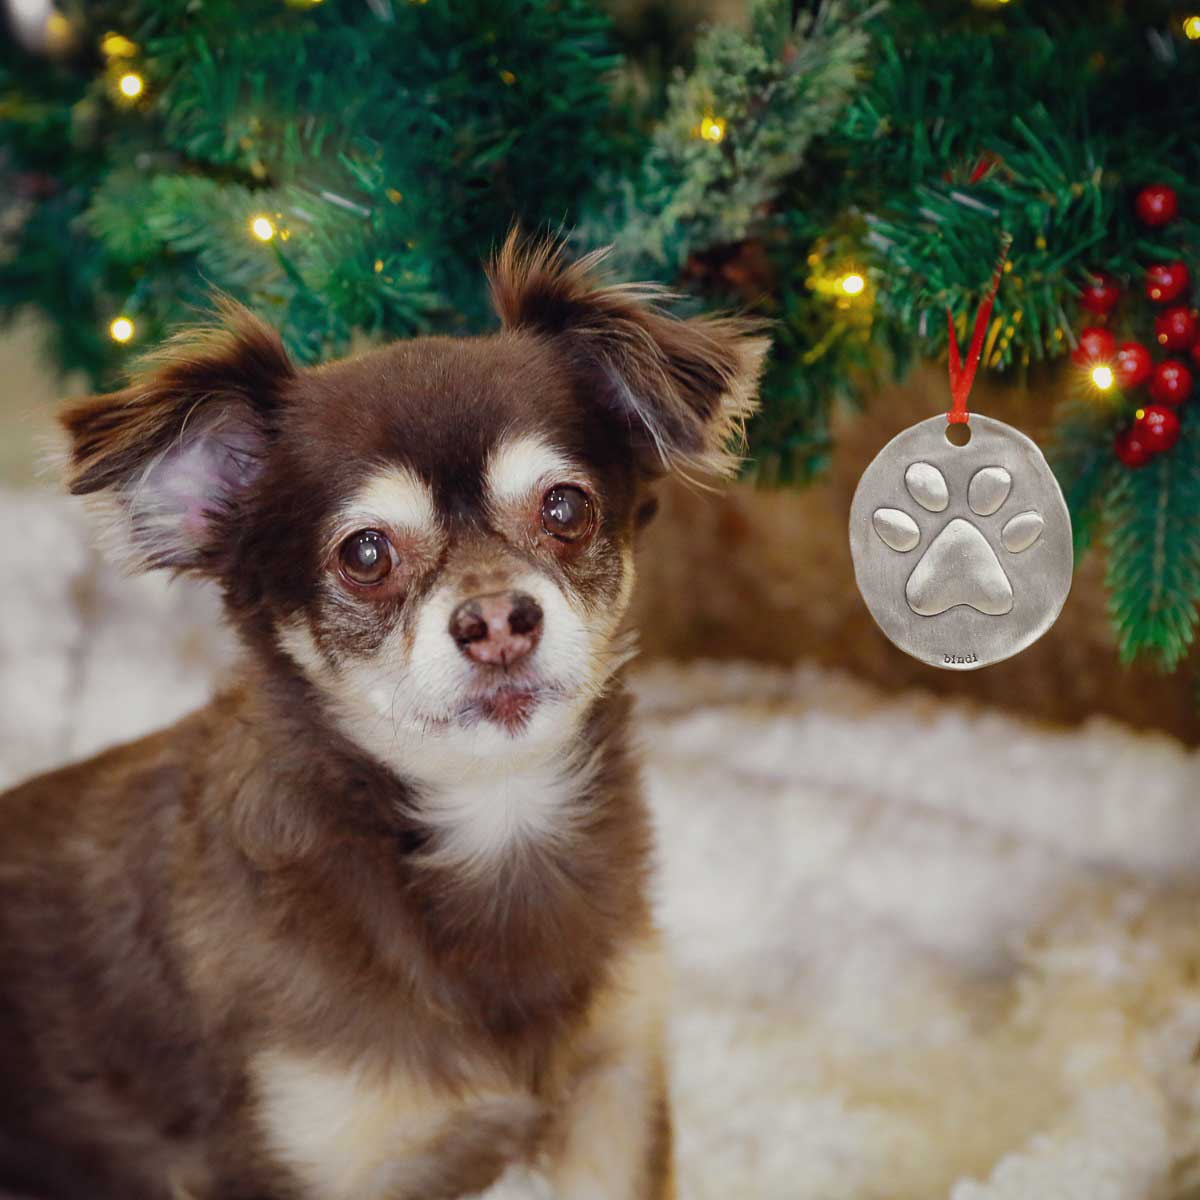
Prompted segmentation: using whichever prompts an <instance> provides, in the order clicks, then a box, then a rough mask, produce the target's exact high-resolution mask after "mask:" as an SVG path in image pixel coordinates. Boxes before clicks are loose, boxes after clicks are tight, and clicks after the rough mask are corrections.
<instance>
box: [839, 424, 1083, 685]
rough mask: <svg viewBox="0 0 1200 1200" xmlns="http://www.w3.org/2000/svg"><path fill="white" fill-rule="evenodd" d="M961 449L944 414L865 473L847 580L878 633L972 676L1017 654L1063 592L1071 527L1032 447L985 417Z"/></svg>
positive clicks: (895, 444) (910, 433) (1054, 611)
mask: <svg viewBox="0 0 1200 1200" xmlns="http://www.w3.org/2000/svg"><path fill="white" fill-rule="evenodd" d="M971 429H972V437H971V441H970V442H968V443H967V444H966V445H965V446H958V445H954V444H952V443H950V442H949V441H948V440H947V439H946V436H945V431H946V422H945V418H944V417H935V418H933V419H932V420H930V421H925V422H922V423H921V424H920V425H916V426H914V427H913V428H912V429H909V430H906V431H905V432H904V433H902V434H900V435H899V437H897V438H895V439H893V441H892V442H890V443H889V444H888V446H886V447H885V448H884V450H883V451H881V452H880V454H879V456H878V458H876V460H875V461H874V462H873V463H872V464H871V466H870V467H869V468H868V469H867V472H866V473H865V474H864V476H863V479H862V482H861V483H860V484H859V488H858V491H857V492H856V494H855V498H854V504H853V507H852V514H851V550H852V552H853V555H854V566H855V574H856V577H857V579H858V583H859V587H860V589H861V590H862V592H863V595H864V598H865V599H866V601H867V604H868V607H869V608H870V610H871V613H872V615H873V616H874V617H875V620H876V621H877V623H878V624H879V625H880V627H881V628H882V629H883V631H884V632H885V633H886V634H887V635H888V636H889V637H890V638H891V639H892V640H893V641H894V642H896V643H897V645H899V646H900V647H901V648H902V649H904V650H907V651H908V652H909V653H910V654H914V655H915V656H916V657H918V658H921V659H922V660H923V661H925V662H929V663H931V664H932V665H936V666H941V667H948V668H952V669H971V668H973V667H977V666H985V665H987V663H989V662H998V661H999V660H1000V659H1002V658H1007V657H1008V656H1009V655H1011V654H1015V653H1016V652H1017V651H1018V650H1020V649H1023V648H1024V646H1026V645H1028V644H1029V643H1030V642H1031V641H1033V640H1035V639H1036V638H1037V637H1039V636H1040V635H1041V633H1043V632H1044V631H1045V630H1046V629H1047V628H1049V626H1050V625H1051V624H1052V623H1053V621H1054V619H1055V618H1056V617H1057V615H1058V612H1059V610H1060V609H1061V607H1062V604H1063V602H1064V601H1065V599H1066V595H1067V592H1068V590H1069V589H1070V580H1071V567H1072V555H1071V537H1070V521H1069V518H1068V516H1067V511H1066V505H1065V503H1064V502H1063V499H1062V493H1061V492H1060V490H1059V488H1058V484H1057V482H1056V481H1055V479H1054V476H1053V474H1052V473H1051V472H1050V469H1049V467H1048V466H1047V464H1046V461H1045V459H1044V458H1043V457H1042V455H1041V452H1040V451H1039V450H1038V449H1037V447H1036V446H1035V445H1034V443H1033V442H1031V441H1030V440H1029V439H1028V438H1026V437H1025V436H1024V435H1023V434H1021V433H1018V432H1017V431H1016V430H1015V429H1012V428H1010V427H1009V426H1007V425H1004V424H1002V423H1001V422H999V421H993V420H991V419H989V418H986V417H978V416H977V417H974V418H972V421H971Z"/></svg>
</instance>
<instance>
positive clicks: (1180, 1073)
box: [0, 492, 1200, 1200]
mask: <svg viewBox="0 0 1200 1200" xmlns="http://www.w3.org/2000/svg"><path fill="white" fill-rule="evenodd" d="M0 530H2V531H3V532H2V533H0V580H2V581H3V584H2V591H0V785H3V784H5V783H10V782H14V781H15V780H17V779H18V778H20V777H22V776H23V775H26V774H29V773H31V772H33V771H35V770H38V769H42V768H45V767H48V766H50V765H53V764H55V763H58V762H61V761H64V760H66V759H68V758H72V757H78V756H80V755H82V754H85V753H88V752H91V751H92V750H94V749H96V748H97V747H99V746H101V745H104V744H107V743H110V742H112V741H114V740H116V739H119V738H125V737H128V736H131V735H134V734H137V733H139V732H141V731H143V730H145V729H148V728H151V727H153V726H156V725H159V724H162V723H164V722H166V721H168V720H169V719H171V718H172V717H174V716H175V715H176V714H178V713H181V712H183V711H185V710H187V709H188V708H191V707H193V706H195V705H196V704H197V703H199V702H201V701H202V699H203V698H204V696H205V695H206V694H207V693H208V691H209V689H210V688H211V686H212V681H213V678H214V676H215V675H216V674H217V673H218V672H219V670H220V669H221V668H222V666H223V665H224V663H225V662H226V660H227V658H228V655H229V647H228V643H227V642H226V640H225V638H224V637H223V636H222V635H221V633H220V632H219V630H218V629H217V627H216V625H215V607H214V603H213V598H212V597H211V596H210V595H208V594H207V593H205V592H204V591H203V590H200V589H196V588H193V587H192V586H190V585H185V584H174V585H171V586H169V587H168V586H167V585H165V584H164V583H163V582H161V581H159V580H155V579H137V580H129V579H122V578H119V577H118V576H117V575H116V574H115V573H114V572H113V571H111V570H109V569H107V568H105V567H103V566H102V565H101V564H100V563H99V562H98V560H97V558H96V556H95V555H94V553H93V552H92V551H90V550H89V549H88V541H87V537H86V534H85V533H84V530H83V525H82V522H81V520H80V518H79V516H78V514H77V513H76V512H75V511H74V510H73V509H72V508H70V507H68V506H67V505H66V504H65V503H64V502H62V501H59V500H57V499H54V498H51V497H49V496H46V495H44V494H41V493H13V492H10V493H7V494H4V493H2V492H0ZM637 686H638V691H639V693H640V700H641V712H642V718H641V728H642V736H643V741H644V745H645V752H646V759H647V777H648V782H649V788H650V796H651V800H652V803H653V807H654V811H655V814H656V817H657V820H658V823H659V827H660V835H661V852H660V854H661V872H660V877H659V906H660V911H661V915H662V921H663V924H664V926H665V928H666V930H667V932H668V934H669V938H670V942H671V946H672V949H673V953H674V957H675V962H676V968H677V979H678V985H677V986H678V995H677V998H676V1004H675V1014H676V1015H675V1022H674V1031H673V1044H674V1067H673V1072H674V1089H675V1094H676V1109H677V1117H678V1128H679V1149H680V1165H681V1175H682V1180H681V1182H682V1188H681V1191H682V1195H683V1197H684V1200H730V1198H737V1200H940V1198H942V1197H946V1198H948V1200H1154V1198H1157V1197H1169V1196H1179V1195H1183V1194H1184V1192H1185V1191H1187V1190H1188V1189H1189V1188H1190V1187H1192V1186H1194V1185H1195V1182H1196V1180H1195V1177H1194V1172H1195V1164H1196V1162H1197V1161H1200V1066H1198V1065H1197V1051H1198V1049H1200V904H1198V899H1200V887H1198V886H1197V882H1198V881H1197V879H1196V878H1195V876H1196V871H1197V864H1200V787H1198V783H1200V760H1198V758H1197V756H1196V755H1195V754H1193V753H1188V752H1186V751H1185V750H1184V749H1183V748H1182V747H1180V746H1178V745H1176V744H1174V743H1172V742H1170V741H1168V740H1166V739H1163V738H1159V737H1150V736H1145V735H1143V734H1139V733H1137V732H1135V731H1133V730H1129V729H1124V728H1120V727H1117V726H1114V725H1111V724H1104V723H1100V722H1096V723H1095V724H1092V725H1090V726H1088V727H1086V728H1083V729H1080V730H1076V731H1071V732H1063V731H1051V730H1047V729H1044V728H1039V727H1035V726H1032V725H1027V724H1024V723H1022V722H1020V721H1018V720H1014V719H1012V718H1010V717H1005V716H999V715H996V714H994V713H991V712H987V711H978V712H976V711H970V710H968V709H966V708H964V707H962V706H955V705H950V704H944V703H939V702H935V701H933V700H931V699H929V698H927V697H922V696H920V695H905V696H900V697H894V698H892V697H882V696H880V695H879V694H877V693H875V692H872V691H871V690H869V689H867V688H865V687H863V686H860V685H858V684H856V683H853V682H851V681H849V680H847V679H845V678H843V677H840V676H838V675H835V674H831V673H829V672H824V671H818V670H815V669H812V668H807V667H799V668H797V669H795V670H790V671H785V670H769V669H762V668H751V667H743V666H715V665H706V664H700V665H692V666H666V665H659V666H653V667H649V668H647V669H646V670H644V671H643V672H642V673H641V675H640V676H639V679H638V685H637Z"/></svg>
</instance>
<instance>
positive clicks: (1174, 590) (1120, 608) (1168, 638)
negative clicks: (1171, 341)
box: [1103, 414, 1200, 670]
mask: <svg viewBox="0 0 1200 1200" xmlns="http://www.w3.org/2000/svg"><path fill="white" fill-rule="evenodd" d="M1197 512H1200V422H1198V421H1197V419H1196V417H1195V416H1194V415H1193V414H1187V418H1186V423H1185V428H1184V432H1183V436H1182V437H1181V438H1180V441H1179V443H1178V444H1177V445H1176V447H1175V448H1174V449H1173V450H1172V451H1170V452H1169V453H1166V454H1161V455H1159V456H1157V457H1155V458H1154V459H1152V460H1151V462H1150V463H1148V464H1147V465H1146V466H1144V467H1141V468H1137V469H1122V470H1120V471H1118V472H1116V473H1115V478H1114V480H1113V483H1112V486H1111V487H1110V488H1109V490H1108V491H1107V493H1106V494H1105V496H1104V499H1103V514H1104V521H1105V525H1106V536H1105V544H1106V549H1107V552H1108V571H1107V575H1106V585H1107V587H1108V591H1109V611H1110V612H1111V614H1112V618H1113V622H1114V624H1115V626H1116V630H1117V637H1118V642H1119V647H1120V653H1121V658H1122V659H1123V660H1124V661H1126V662H1130V661H1132V660H1133V659H1134V658H1136V657H1139V656H1146V657H1148V658H1150V659H1152V660H1153V661H1156V662H1157V663H1158V664H1159V665H1160V666H1161V667H1163V668H1164V669H1165V670H1172V669H1173V668H1174V667H1176V666H1177V665H1178V664H1179V662H1180V661H1181V660H1182V659H1183V658H1184V657H1185V656H1186V654H1187V653H1188V650H1189V649H1190V647H1191V645H1192V642H1193V640H1194V637H1195V632H1196V622H1197V619H1198V613H1197V605H1200V525H1198V524H1197V521H1196V514H1197Z"/></svg>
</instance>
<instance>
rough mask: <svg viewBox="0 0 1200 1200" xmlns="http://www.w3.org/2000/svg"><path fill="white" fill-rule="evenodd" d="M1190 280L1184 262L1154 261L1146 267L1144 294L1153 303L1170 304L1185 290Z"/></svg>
mask: <svg viewBox="0 0 1200 1200" xmlns="http://www.w3.org/2000/svg"><path fill="white" fill-rule="evenodd" d="M1191 281H1192V280H1191V276H1190V275H1189V274H1188V269H1187V267H1186V265H1185V264H1183V263H1181V262H1169V263H1155V264H1154V265H1153V266H1152V267H1147V268H1146V295H1147V296H1148V297H1149V298H1150V299H1151V300H1153V301H1154V303H1155V304H1170V303H1171V301H1172V300H1178V299H1179V297H1180V296H1182V295H1183V293H1184V292H1186V291H1187V288H1188V284H1190V283H1191Z"/></svg>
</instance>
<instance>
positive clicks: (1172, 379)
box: [1150, 358, 1192, 406]
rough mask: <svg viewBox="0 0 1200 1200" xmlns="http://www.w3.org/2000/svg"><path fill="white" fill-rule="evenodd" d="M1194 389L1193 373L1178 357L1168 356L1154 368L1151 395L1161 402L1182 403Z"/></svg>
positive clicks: (1173, 404)
mask: <svg viewBox="0 0 1200 1200" xmlns="http://www.w3.org/2000/svg"><path fill="white" fill-rule="evenodd" d="M1191 391H1192V373H1191V371H1189V370H1188V369H1187V367H1185V366H1184V365H1183V363H1181V362H1179V361H1178V359H1174V358H1168V359H1167V360H1166V362H1160V363H1159V364H1158V366H1156V367H1155V368H1154V374H1153V375H1152V376H1151V377H1150V395H1151V396H1153V397H1154V399H1155V400H1157V401H1158V403H1159V404H1170V405H1172V406H1175V405H1177V404H1182V403H1183V402H1184V401H1185V400H1186V399H1187V398H1188V396H1189V395H1190V394H1191Z"/></svg>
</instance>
